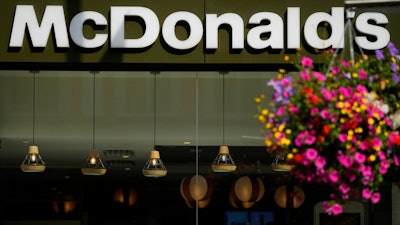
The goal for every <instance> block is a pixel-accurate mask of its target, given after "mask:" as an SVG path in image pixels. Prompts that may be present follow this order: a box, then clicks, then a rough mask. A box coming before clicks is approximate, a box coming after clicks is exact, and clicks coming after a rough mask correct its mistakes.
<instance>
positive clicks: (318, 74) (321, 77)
mask: <svg viewBox="0 0 400 225" xmlns="http://www.w3.org/2000/svg"><path fill="white" fill-rule="evenodd" d="M313 75H314V77H315V78H316V79H317V80H319V81H321V82H324V81H325V80H326V77H325V75H324V74H322V73H320V72H315V71H314V72H313Z"/></svg>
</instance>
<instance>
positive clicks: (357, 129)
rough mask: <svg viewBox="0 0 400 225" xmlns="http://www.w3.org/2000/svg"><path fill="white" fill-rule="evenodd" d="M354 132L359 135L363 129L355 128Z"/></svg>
mask: <svg viewBox="0 0 400 225" xmlns="http://www.w3.org/2000/svg"><path fill="white" fill-rule="evenodd" d="M354 132H356V133H358V134H360V133H362V132H363V129H362V127H357V128H356V129H355V130H354Z"/></svg>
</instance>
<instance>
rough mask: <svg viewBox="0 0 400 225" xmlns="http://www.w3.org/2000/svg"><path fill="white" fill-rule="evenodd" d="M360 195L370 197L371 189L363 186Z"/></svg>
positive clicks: (365, 197)
mask: <svg viewBox="0 0 400 225" xmlns="http://www.w3.org/2000/svg"><path fill="white" fill-rule="evenodd" d="M362 197H363V198H364V199H370V198H371V190H369V188H364V189H363V190H362Z"/></svg>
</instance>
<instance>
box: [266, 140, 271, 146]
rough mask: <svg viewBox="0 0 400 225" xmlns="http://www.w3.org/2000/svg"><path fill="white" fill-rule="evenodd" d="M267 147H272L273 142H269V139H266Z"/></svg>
mask: <svg viewBox="0 0 400 225" xmlns="http://www.w3.org/2000/svg"><path fill="white" fill-rule="evenodd" d="M265 145H266V146H267V147H271V145H272V141H271V140H269V139H265Z"/></svg>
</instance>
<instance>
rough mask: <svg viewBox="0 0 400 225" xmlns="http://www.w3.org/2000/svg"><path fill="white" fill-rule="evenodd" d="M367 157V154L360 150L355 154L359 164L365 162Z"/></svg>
mask: <svg viewBox="0 0 400 225" xmlns="http://www.w3.org/2000/svg"><path fill="white" fill-rule="evenodd" d="M366 158H367V156H366V155H364V154H362V153H360V152H356V153H355V154H354V160H355V161H356V162H357V163H359V164H361V163H364V162H365V159H366Z"/></svg>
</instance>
